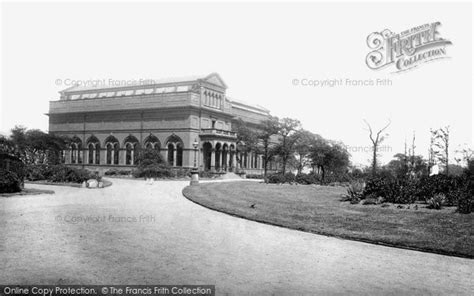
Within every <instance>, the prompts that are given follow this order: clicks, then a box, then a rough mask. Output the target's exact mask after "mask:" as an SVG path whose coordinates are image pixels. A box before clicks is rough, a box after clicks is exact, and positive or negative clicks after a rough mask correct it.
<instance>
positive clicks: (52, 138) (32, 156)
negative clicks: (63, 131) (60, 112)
mask: <svg viewBox="0 0 474 296" xmlns="http://www.w3.org/2000/svg"><path fill="white" fill-rule="evenodd" d="M9 141H11V145H12V146H13V147H14V148H13V150H14V154H15V155H16V156H17V157H19V158H20V159H21V160H22V161H23V162H24V163H25V164H46V163H47V164H58V163H59V153H60V151H62V150H64V149H66V147H67V145H68V143H69V140H68V139H67V138H66V137H62V136H56V135H54V134H48V133H45V132H42V131H40V130H37V129H32V130H27V129H26V128H25V127H22V126H15V127H14V128H13V129H12V130H11V135H10V139H9Z"/></svg>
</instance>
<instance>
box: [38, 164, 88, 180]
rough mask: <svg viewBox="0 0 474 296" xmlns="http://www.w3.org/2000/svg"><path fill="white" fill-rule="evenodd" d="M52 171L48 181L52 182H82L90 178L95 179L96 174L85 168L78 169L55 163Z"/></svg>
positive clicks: (51, 168)
mask: <svg viewBox="0 0 474 296" xmlns="http://www.w3.org/2000/svg"><path fill="white" fill-rule="evenodd" d="M48 173H50V176H49V178H48V179H47V180H48V181H51V182H60V183H62V182H71V183H82V182H84V181H87V180H89V179H95V175H94V174H92V173H91V172H89V171H88V170H85V169H77V168H73V167H68V166H65V165H54V166H51V167H50V170H49V171H48Z"/></svg>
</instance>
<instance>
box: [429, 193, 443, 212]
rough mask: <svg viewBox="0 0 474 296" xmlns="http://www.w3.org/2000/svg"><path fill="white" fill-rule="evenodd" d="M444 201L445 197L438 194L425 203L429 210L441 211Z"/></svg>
mask: <svg viewBox="0 0 474 296" xmlns="http://www.w3.org/2000/svg"><path fill="white" fill-rule="evenodd" d="M445 200H446V196H445V195H444V194H442V193H438V194H436V195H435V196H433V197H432V198H430V199H428V200H427V201H426V202H427V203H428V208H429V209H435V210H441V208H442V206H443V204H444V202H445Z"/></svg>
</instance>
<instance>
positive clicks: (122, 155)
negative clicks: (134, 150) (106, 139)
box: [119, 149, 126, 165]
mask: <svg viewBox="0 0 474 296" xmlns="http://www.w3.org/2000/svg"><path fill="white" fill-rule="evenodd" d="M125 154H126V151H125V150H123V149H119V165H120V164H122V165H123V164H125V157H126V155H125Z"/></svg>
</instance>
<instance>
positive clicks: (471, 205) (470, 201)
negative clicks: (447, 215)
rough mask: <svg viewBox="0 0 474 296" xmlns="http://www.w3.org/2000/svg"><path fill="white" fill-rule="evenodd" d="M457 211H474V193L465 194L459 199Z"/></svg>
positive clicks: (464, 212)
mask: <svg viewBox="0 0 474 296" xmlns="http://www.w3.org/2000/svg"><path fill="white" fill-rule="evenodd" d="M457 211H458V212H459V213H461V214H469V213H472V212H474V195H472V194H464V195H463V196H462V197H461V198H460V199H459V200H458V208H457Z"/></svg>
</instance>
